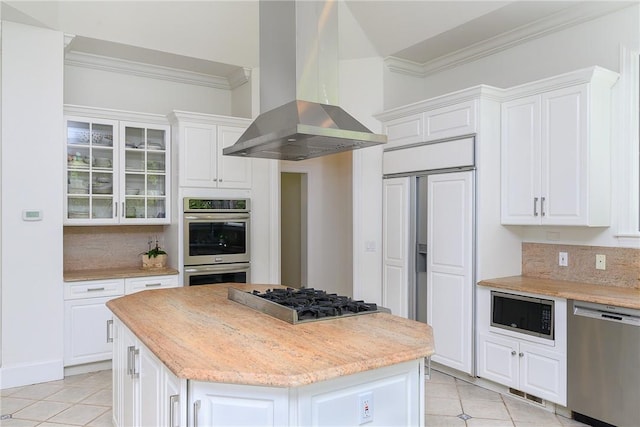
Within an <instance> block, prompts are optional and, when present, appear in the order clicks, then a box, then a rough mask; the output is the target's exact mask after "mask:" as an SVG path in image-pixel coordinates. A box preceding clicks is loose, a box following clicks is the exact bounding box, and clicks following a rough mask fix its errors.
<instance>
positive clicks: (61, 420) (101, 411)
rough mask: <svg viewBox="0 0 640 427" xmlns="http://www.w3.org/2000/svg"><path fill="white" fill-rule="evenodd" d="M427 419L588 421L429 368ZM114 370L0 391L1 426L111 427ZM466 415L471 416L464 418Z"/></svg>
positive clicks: (493, 424) (457, 422) (474, 425)
mask: <svg viewBox="0 0 640 427" xmlns="http://www.w3.org/2000/svg"><path fill="white" fill-rule="evenodd" d="M425 389H426V405H425V411H426V424H427V426H428V427H436V426H461V427H462V426H466V427H479V426H490V427H503V426H510V427H534V426H535V427H547V426H549V427H552V426H553V427H557V426H584V424H581V423H578V422H576V421H574V420H570V419H568V418H565V417H562V416H559V415H555V414H552V413H550V412H548V411H546V410H545V409H542V408H538V407H536V406H534V405H532V404H529V403H527V402H522V401H521V400H518V399H517V398H513V397H510V396H503V395H501V394H499V393H496V392H493V391H490V390H487V389H484V388H481V387H478V386H476V385H473V384H470V383H467V382H465V381H462V380H460V379H457V378H454V377H451V376H449V375H446V374H443V373H440V372H438V371H433V370H432V371H431V379H430V380H427V382H426V387H425ZM111 406H112V396H111V371H110V370H109V371H100V372H95V373H90V374H82V375H74V376H69V377H66V378H65V379H64V380H60V381H53V382H49V383H42V384H34V385H30V386H25V387H16V388H12V389H5V390H0V415H2V416H9V415H10V416H11V418H7V419H4V420H0V426H2V427H5V426H6V427H14V426H20V427H34V426H41V427H61V426H87V427H107V426H108V427H111V425H112V424H111ZM465 418H467V419H466V420H465Z"/></svg>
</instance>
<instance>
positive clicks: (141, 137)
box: [121, 123, 169, 223]
mask: <svg viewBox="0 0 640 427" xmlns="http://www.w3.org/2000/svg"><path fill="white" fill-rule="evenodd" d="M168 134H169V127H168V126H166V127H163V126H158V127H153V128H152V127H148V126H145V125H141V124H137V123H123V124H122V125H121V135H123V136H122V137H123V138H124V147H125V148H124V159H123V163H124V191H123V192H124V219H123V222H145V223H150V222H153V223H164V222H166V221H165V218H167V208H168V204H169V202H168V200H167V189H168V188H169V176H168V174H167V171H168V170H169V169H168V161H169V156H168V148H169V147H168Z"/></svg>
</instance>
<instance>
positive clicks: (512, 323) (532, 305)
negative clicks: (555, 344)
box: [491, 291, 554, 340]
mask: <svg viewBox="0 0 640 427" xmlns="http://www.w3.org/2000/svg"><path fill="white" fill-rule="evenodd" d="M553 309H554V304H553V300H548V299H542V298H536V297H531V296H526V295H517V294H511V293H506V292H499V291H491V326H493V327H496V328H501V329H505V330H510V331H515V332H520V333H523V334H527V335H533V336H536V337H541V338H546V339H550V340H553V339H554V327H553V323H554V316H553Z"/></svg>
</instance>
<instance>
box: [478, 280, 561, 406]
mask: <svg viewBox="0 0 640 427" xmlns="http://www.w3.org/2000/svg"><path fill="white" fill-rule="evenodd" d="M491 290H492V289H491V288H487V287H484V286H479V287H478V289H477V291H478V292H477V295H476V296H477V301H476V307H477V317H476V319H477V321H476V330H477V331H478V333H477V351H476V355H477V376H479V377H481V378H484V379H487V380H490V381H493V382H496V383H498V384H502V385H504V386H506V387H510V388H514V389H517V390H520V391H523V392H525V393H528V394H530V395H532V396H536V397H539V398H542V399H545V400H549V401H551V402H555V403H557V404H560V405H566V402H567V301H566V300H565V299H562V298H553V297H550V296H545V295H537V294H528V293H523V292H517V294H519V295H524V296H529V297H535V298H544V299H549V300H553V302H554V304H553V305H554V311H553V320H554V335H553V339H547V338H542V337H537V336H532V335H528V334H523V333H520V332H517V331H510V330H505V329H501V328H496V327H493V326H491V306H492V305H491ZM494 290H498V291H501V292H512V293H513V291H508V290H504V289H494Z"/></svg>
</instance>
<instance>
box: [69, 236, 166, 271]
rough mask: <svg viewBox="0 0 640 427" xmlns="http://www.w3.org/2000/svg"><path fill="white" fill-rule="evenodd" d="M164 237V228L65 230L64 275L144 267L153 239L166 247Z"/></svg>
mask: <svg viewBox="0 0 640 427" xmlns="http://www.w3.org/2000/svg"><path fill="white" fill-rule="evenodd" d="M164 233H165V230H164V226H161V225H157V226H155V225H145V226H131V225H127V226H103V227H64V245H63V249H64V252H63V262H64V271H77V270H93V269H104V268H130V267H140V266H141V262H142V261H141V260H140V254H141V253H142V252H146V251H147V250H148V245H147V242H148V241H149V238H151V239H152V240H153V241H154V244H155V239H156V236H157V237H158V241H159V243H160V246H161V247H164ZM169 262H171V260H169Z"/></svg>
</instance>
